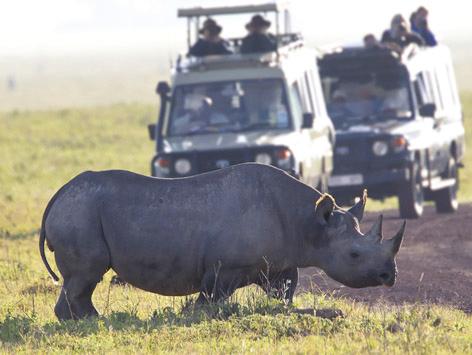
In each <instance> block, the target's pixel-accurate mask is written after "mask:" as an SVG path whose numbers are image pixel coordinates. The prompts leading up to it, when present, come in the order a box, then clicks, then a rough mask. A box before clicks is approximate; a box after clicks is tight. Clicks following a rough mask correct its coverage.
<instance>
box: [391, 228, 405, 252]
mask: <svg viewBox="0 0 472 355" xmlns="http://www.w3.org/2000/svg"><path fill="white" fill-rule="evenodd" d="M405 227H406V221H403V224H402V226H401V227H400V230H399V231H398V232H397V234H395V236H394V237H393V238H392V239H389V240H387V242H388V247H389V248H390V250H391V252H392V254H393V255H395V254H397V253H398V251H399V250H400V247H401V245H402V241H403V236H404V234H405Z"/></svg>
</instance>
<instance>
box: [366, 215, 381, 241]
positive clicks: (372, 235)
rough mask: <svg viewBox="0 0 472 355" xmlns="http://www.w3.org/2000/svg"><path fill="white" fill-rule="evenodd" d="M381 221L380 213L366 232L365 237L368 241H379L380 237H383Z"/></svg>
mask: <svg viewBox="0 0 472 355" xmlns="http://www.w3.org/2000/svg"><path fill="white" fill-rule="evenodd" d="M382 223H383V215H380V216H379V218H378V219H377V220H376V221H375V223H374V225H373V226H372V228H371V229H370V231H368V232H367V238H368V239H369V240H370V241H372V242H374V243H379V242H381V241H382V238H383V235H382Z"/></svg>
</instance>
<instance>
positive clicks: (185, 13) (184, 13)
mask: <svg viewBox="0 0 472 355" xmlns="http://www.w3.org/2000/svg"><path fill="white" fill-rule="evenodd" d="M288 8H289V2H287V1H286V2H275V3H267V4H258V5H238V6H219V7H201V6H199V7H192V8H187V9H179V10H177V17H199V16H207V17H208V16H217V15H239V14H247V13H256V12H282V11H284V10H288Z"/></svg>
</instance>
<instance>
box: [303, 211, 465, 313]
mask: <svg viewBox="0 0 472 355" xmlns="http://www.w3.org/2000/svg"><path fill="white" fill-rule="evenodd" d="M376 216H377V215H376V214H368V215H367V216H366V217H365V218H364V221H363V223H362V231H366V230H368V229H369V228H370V226H371V225H372V223H373V221H374V220H375V218H376ZM384 217H385V218H384V236H385V237H386V238H390V237H391V236H393V235H394V233H395V232H396V231H397V229H398V228H399V227H400V224H401V220H400V219H399V218H398V212H397V211H387V212H384ZM397 266H398V278H397V283H396V285H395V286H394V287H392V288H386V287H376V288H367V289H360V290H356V289H350V288H348V287H344V286H342V285H341V284H339V283H337V282H335V281H332V280H331V279H329V278H328V277H327V276H325V275H324V274H323V273H321V272H320V271H319V270H318V269H315V268H310V269H305V270H303V271H302V272H301V277H300V285H301V286H302V287H310V284H311V282H310V280H313V281H314V283H315V284H316V285H317V287H319V288H321V289H322V290H323V291H327V292H333V291H335V292H336V294H337V295H338V296H345V297H347V298H351V299H355V300H359V301H363V302H368V303H374V302H375V301H377V300H382V301H385V302H391V303H395V304H401V303H405V302H406V303H415V302H422V303H440V304H449V305H452V306H454V307H457V308H460V309H462V310H464V311H466V312H468V313H472V205H461V206H460V208H459V211H458V212H457V213H454V214H447V215H440V214H436V212H435V210H434V208H427V209H426V211H425V214H424V215H423V217H422V218H420V219H419V220H410V221H408V222H407V231H406V234H405V241H404V244H403V247H402V249H401V250H400V253H399V256H398V258H397Z"/></svg>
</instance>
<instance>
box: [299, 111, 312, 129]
mask: <svg viewBox="0 0 472 355" xmlns="http://www.w3.org/2000/svg"><path fill="white" fill-rule="evenodd" d="M314 119H315V116H313V113H311V112H305V113H304V114H303V123H302V129H303V128H313V121H314Z"/></svg>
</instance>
